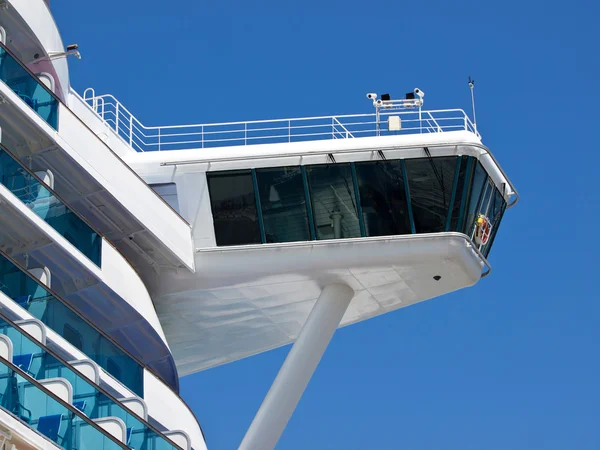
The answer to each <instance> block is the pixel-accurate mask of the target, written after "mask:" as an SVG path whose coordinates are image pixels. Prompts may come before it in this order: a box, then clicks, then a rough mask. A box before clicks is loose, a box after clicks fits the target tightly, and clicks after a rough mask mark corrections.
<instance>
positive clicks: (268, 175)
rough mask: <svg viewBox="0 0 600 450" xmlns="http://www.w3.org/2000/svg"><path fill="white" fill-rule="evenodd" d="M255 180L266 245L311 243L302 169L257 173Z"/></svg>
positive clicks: (278, 169) (277, 169)
mask: <svg viewBox="0 0 600 450" xmlns="http://www.w3.org/2000/svg"><path fill="white" fill-rule="evenodd" d="M256 180H257V184H258V191H259V195H260V206H261V211H262V220H263V224H264V225H263V226H264V232H265V240H266V242H267V243H271V242H293V241H309V240H310V229H309V223H308V214H307V208H306V207H307V205H306V195H305V190H304V182H303V180H302V171H301V169H300V167H282V168H270V169H257V170H256Z"/></svg>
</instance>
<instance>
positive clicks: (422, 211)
mask: <svg viewBox="0 0 600 450" xmlns="http://www.w3.org/2000/svg"><path fill="white" fill-rule="evenodd" d="M456 158H457V157H456V156H450V157H443V158H418V159H406V160H405V161H404V162H405V165H406V174H407V177H408V186H409V190H410V199H411V204H412V210H413V217H414V221H415V230H416V232H417V233H438V232H442V231H445V230H446V216H447V215H448V210H449V204H450V198H451V196H452V188H453V183H454V174H455V173H456Z"/></svg>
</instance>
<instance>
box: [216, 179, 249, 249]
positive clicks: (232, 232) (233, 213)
mask: <svg viewBox="0 0 600 450" xmlns="http://www.w3.org/2000/svg"><path fill="white" fill-rule="evenodd" d="M207 178H208V188H209V191H210V203H211V207H212V214H213V220H214V223H215V237H216V240H217V245H244V244H260V243H261V237H260V226H259V223H258V214H257V212H256V198H255V196H254V184H253V182H252V174H251V172H250V171H235V172H218V173H208V174H207Z"/></svg>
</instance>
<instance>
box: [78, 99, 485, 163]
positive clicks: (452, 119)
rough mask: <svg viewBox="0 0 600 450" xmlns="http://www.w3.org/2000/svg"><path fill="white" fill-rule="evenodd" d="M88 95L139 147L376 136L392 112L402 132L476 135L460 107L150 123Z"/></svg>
mask: <svg viewBox="0 0 600 450" xmlns="http://www.w3.org/2000/svg"><path fill="white" fill-rule="evenodd" d="M84 99H85V101H86V102H87V103H88V104H89V105H90V106H91V107H92V108H94V110H95V111H96V113H98V115H100V116H101V117H102V119H103V120H104V121H105V122H106V123H108V124H110V126H111V127H112V128H113V129H114V130H115V131H116V132H117V134H118V135H119V136H121V137H122V138H123V140H124V141H126V142H127V143H129V145H131V146H132V147H133V148H134V149H135V150H137V151H140V152H146V151H154V150H176V149H182V148H205V147H215V146H218V147H222V146H233V145H250V144H268V143H276V142H297V141H312V140H321V139H324V138H330V139H348V138H356V137H366V136H378V135H380V127H379V121H380V120H381V118H383V117H387V116H389V115H391V114H393V115H394V116H398V117H400V116H401V117H402V119H401V120H402V123H403V126H402V129H401V132H402V133H404V134H414V133H421V132H422V131H423V130H424V131H426V132H428V133H441V132H448V131H457V130H465V131H470V132H472V133H474V134H476V135H477V132H476V130H475V127H474V126H473V124H472V123H471V120H470V119H469V117H468V116H467V114H466V113H465V112H464V111H463V110H462V109H445V110H431V111H421V109H420V108H419V110H406V109H405V110H402V111H398V110H396V109H390V110H386V109H383V110H381V111H379V112H378V113H376V114H352V115H341V116H316V117H301V118H291V119H276V120H255V121H247V122H224V123H211V124H191V125H172V126H158V127H147V126H145V125H143V124H142V123H141V122H140V121H139V120H138V119H137V118H136V117H135V116H134V115H133V114H132V113H131V112H130V111H129V110H128V109H127V108H126V107H125V106H124V105H123V104H121V103H120V102H119V101H118V100H117V99H116V98H115V97H114V96H112V95H110V94H106V95H99V96H96V95H94V91H93V89H92V90H90V89H88V90H86V95H85V98H84Z"/></svg>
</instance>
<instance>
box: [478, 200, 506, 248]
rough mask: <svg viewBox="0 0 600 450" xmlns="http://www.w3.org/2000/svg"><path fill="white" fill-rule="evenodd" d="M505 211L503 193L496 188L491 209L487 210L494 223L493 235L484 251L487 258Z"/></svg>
mask: <svg viewBox="0 0 600 450" xmlns="http://www.w3.org/2000/svg"><path fill="white" fill-rule="evenodd" d="M505 209H506V201H504V197H503V196H502V192H500V190H498V188H494V193H493V196H492V198H491V201H490V205H489V208H488V209H487V217H488V218H489V219H490V222H491V223H492V233H491V235H490V239H489V241H488V243H487V244H486V245H485V246H484V247H483V249H482V251H483V254H484V255H485V256H487V255H488V254H489V253H490V249H491V248H492V243H493V242H494V238H495V237H496V232H497V231H498V228H499V226H500V221H501V220H502V215H503V214H504V210H505Z"/></svg>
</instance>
